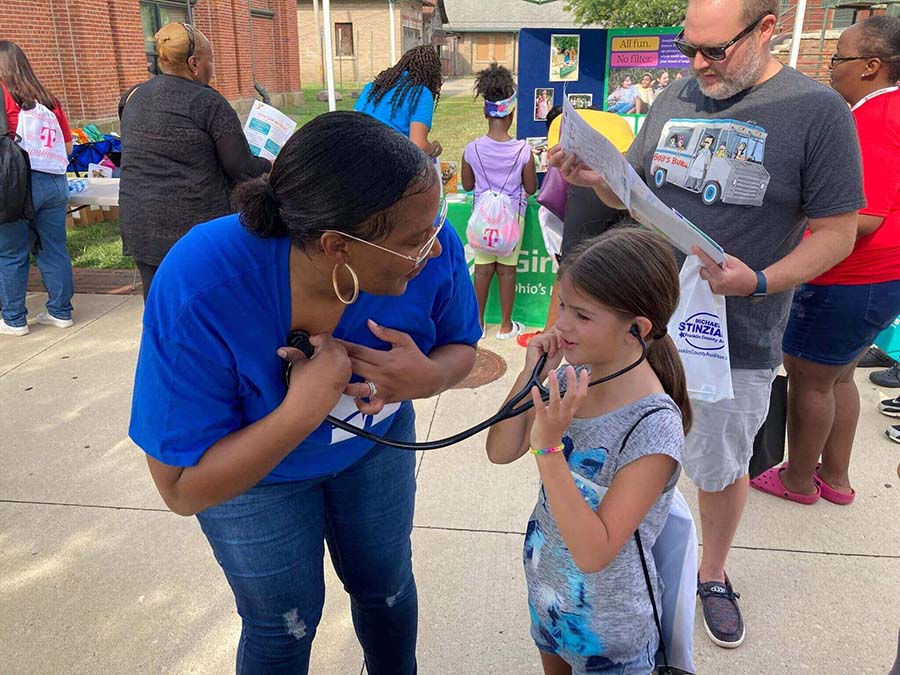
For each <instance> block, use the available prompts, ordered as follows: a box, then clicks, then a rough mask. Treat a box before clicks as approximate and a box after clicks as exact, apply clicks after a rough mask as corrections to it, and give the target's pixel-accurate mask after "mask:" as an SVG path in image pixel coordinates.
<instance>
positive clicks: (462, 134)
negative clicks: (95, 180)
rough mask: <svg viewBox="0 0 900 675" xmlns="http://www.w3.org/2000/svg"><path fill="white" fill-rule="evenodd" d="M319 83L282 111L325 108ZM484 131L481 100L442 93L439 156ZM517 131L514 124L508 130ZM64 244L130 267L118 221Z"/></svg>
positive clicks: (299, 113)
mask: <svg viewBox="0 0 900 675" xmlns="http://www.w3.org/2000/svg"><path fill="white" fill-rule="evenodd" d="M361 89H362V85H359V86H345V87H344V88H343V89H341V90H339V91H340V92H341V94H342V96H343V97H344V100H342V101H339V102H338V104H337V108H338V110H352V109H353V104H354V103H355V102H356V100H355V99H354V98H352V96H351V93H352V92H358V91H360V90H361ZM318 91H319V87H318V86H314V87H304V88H303V94H304V97H305V100H306V105H305V106H303V107H302V108H299V107H297V108H285V109H284V110H283V112H284V113H285V114H287V115H290V116H291V117H293V118H294V119H295V120H297V124H298V125H300V126H302V125H303V124H305V123H306V122H308V121H310V120H311V119H312V118H313V117H316V116H317V115H321V114H322V113H324V112H328V103H327V102H326V103H322V102H319V101H316V92H318ZM486 132H487V122H486V121H485V119H484V108H483V107H482V104H481V103H480V101H476V100H474V99H473V98H472V95H471V94H461V95H457V96H444V97H441V100H440V103H439V104H438V107H437V110H436V111H435V113H434V127H433V129H432V130H431V134H430V136H429V137H430V138H432V139H433V140H437V141H439V142H440V143H441V145H443V146H444V154H443V155H441V159H442V160H445V161H453V162H457V163H459V161H460V159H461V158H462V154H463V150H464V149H465V147H466V143H468V142H469V141H471V140H474V139H475V138H477V137H478V136H481V135H483V134H484V133H486ZM510 134H511V135H512V136H515V135H516V132H515V126H514V127H513V129H512V130H510ZM67 245H68V248H69V254H70V255H71V256H72V264H73V265H74V266H75V267H90V268H93V269H131V268H132V267H134V261H133V260H132V259H131V258H128V257H126V256H123V255H122V240H121V238H120V236H119V226H118V223H116V222H112V221H104V222H102V223H97V224H95V225H88V226H85V227H78V228H75V229H73V230H69V232H68V239H67Z"/></svg>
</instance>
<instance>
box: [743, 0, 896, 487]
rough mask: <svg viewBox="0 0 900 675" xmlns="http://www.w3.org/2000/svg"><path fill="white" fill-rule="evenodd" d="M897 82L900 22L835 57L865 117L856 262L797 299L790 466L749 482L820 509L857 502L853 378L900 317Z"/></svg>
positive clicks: (880, 20) (885, 22) (859, 38)
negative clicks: (818, 500)
mask: <svg viewBox="0 0 900 675" xmlns="http://www.w3.org/2000/svg"><path fill="white" fill-rule="evenodd" d="M898 80H900V18H896V17H887V16H877V17H872V18H870V19H867V20H866V21H863V22H862V23H859V24H856V25H855V26H851V27H850V28H848V29H847V30H845V31H844V33H843V34H842V35H841V38H840V40H839V41H838V45H837V53H836V54H835V55H834V56H833V57H832V58H831V83H832V86H833V87H834V89H835V90H836V91H837V92H838V93H840V94H841V95H842V96H843V97H844V98H845V99H846V100H847V102H848V103H849V104H850V105H851V106H852V110H853V115H854V117H855V118H856V126H857V130H858V133H859V142H860V147H861V150H862V160H863V175H864V183H865V186H864V187H865V193H866V202H867V206H866V208H864V209H862V210H861V211H860V214H859V226H858V234H857V241H856V247H855V248H854V249H853V252H852V253H851V254H850V256H849V257H847V258H846V259H845V260H844V261H843V262H841V263H839V264H838V265H836V266H835V267H833V268H832V269H831V270H829V271H828V272H826V273H825V274H823V275H822V276H820V277H818V278H816V279H813V280H812V281H810V282H809V283H807V284H804V285H802V286H800V287H799V288H798V289H797V290H796V291H795V292H794V303H793V306H792V308H791V317H790V321H789V322H788V325H787V329H786V330H785V334H784V340H783V343H782V350H783V352H784V367H785V369H786V370H787V373H788V381H789V382H790V388H789V393H788V444H789V446H790V463H785V464H784V466H780V467H778V466H776V467H774V468H772V469H769V471H767V472H765V473H763V474H761V475H760V476H757V477H756V478H755V479H753V480H752V481H751V482H750V484H751V485H752V486H753V487H756V488H757V489H761V490H763V491H765V492H769V493H775V494H776V495H777V496H780V497H784V498H786V499H794V500H797V499H800V500H801V501H802V502H803V503H811V502H812V501H814V499H813V500H811V499H809V498H808V497H807V496H808V495H814V496H819V495H820V496H822V497H824V498H825V499H827V500H828V501H831V502H834V503H835V504H849V503H850V502H852V501H853V498H854V496H855V492H854V490H853V488H852V487H851V486H850V478H849V466H850V452H851V450H852V447H853V438H854V436H855V434H856V423H857V420H858V418H859V392H858V391H857V389H856V384H855V383H854V381H853V372H854V369H855V367H856V363H857V361H859V359H860V358H861V357H862V355H863V354H864V353H865V350H866V349H867V348H868V346H869V345H870V344H872V341H873V340H874V339H875V336H876V335H878V333H879V332H881V331H882V330H883V329H885V328H886V327H887V326H888V325H889V324H890V323H891V322H892V321H893V319H894V317H896V316H897V314H898V313H900V91H898V88H897V87H896V86H895V85H896V83H897V81H898ZM813 150H814V149H813ZM835 170H836V171H840V167H835ZM820 456H821V464H819V463H818V462H819V458H820ZM802 497H807V498H806V499H802Z"/></svg>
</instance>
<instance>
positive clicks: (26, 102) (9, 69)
mask: <svg viewBox="0 0 900 675" xmlns="http://www.w3.org/2000/svg"><path fill="white" fill-rule="evenodd" d="M0 82H2V83H3V86H4V87H6V88H7V90H9V94H10V96H12V97H13V100H15V102H16V103H18V104H19V106H20V107H22V108H24V109H25V110H31V109H32V108H33V107H34V103H35V101H37V102H38V103H42V104H43V105H45V106H47V107H48V108H50V109H51V110H52V109H53V108H55V107H56V105H57V102H56V98H54V96H53V95H52V94H51V93H50V92H49V91H47V89H46V87H44V85H42V84H41V82H40V80H38V78H37V75H35V74H34V70H32V68H31V63H29V61H28V57H27V56H25V52H23V51H22V48H21V47H19V45H17V44H16V43H15V42H10V41H9V40H0Z"/></svg>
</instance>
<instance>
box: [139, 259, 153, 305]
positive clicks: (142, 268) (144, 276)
mask: <svg viewBox="0 0 900 675" xmlns="http://www.w3.org/2000/svg"><path fill="white" fill-rule="evenodd" d="M134 264H135V265H136V266H137V268H138V272H139V273H140V275H141V286H143V291H144V302H147V294H148V293H149V292H150V284H152V283H153V275H154V274H156V270H158V269H159V265H148V264H147V263H142V262H137V261H135V263H134Z"/></svg>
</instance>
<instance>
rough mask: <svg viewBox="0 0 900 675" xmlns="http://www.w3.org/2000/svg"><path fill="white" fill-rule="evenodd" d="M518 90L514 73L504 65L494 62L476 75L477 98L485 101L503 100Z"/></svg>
mask: <svg viewBox="0 0 900 675" xmlns="http://www.w3.org/2000/svg"><path fill="white" fill-rule="evenodd" d="M515 92H516V81H515V80H514V79H513V76H512V73H511V72H509V70H508V69H507V68H504V67H503V66H501V65H499V64H497V63H492V64H491V65H489V66H488V67H487V68H485V69H484V70H481V71H479V72H478V73H477V74H476V75H475V98H478V97H479V96H481V97H483V98H484V100H485V101H503V100H504V99H507V98H509V97H510V96H512V95H513V94H514V93H515Z"/></svg>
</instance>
